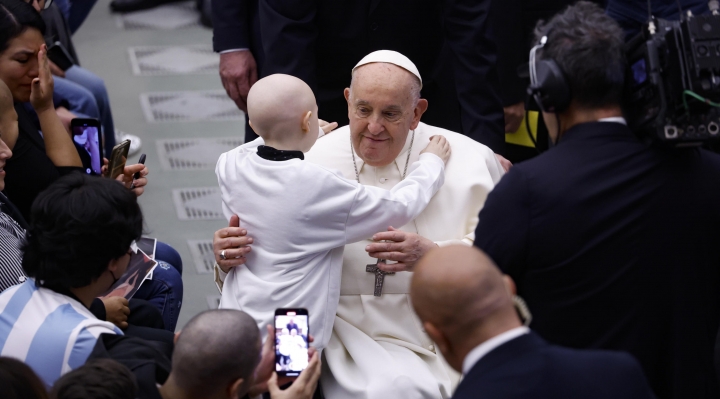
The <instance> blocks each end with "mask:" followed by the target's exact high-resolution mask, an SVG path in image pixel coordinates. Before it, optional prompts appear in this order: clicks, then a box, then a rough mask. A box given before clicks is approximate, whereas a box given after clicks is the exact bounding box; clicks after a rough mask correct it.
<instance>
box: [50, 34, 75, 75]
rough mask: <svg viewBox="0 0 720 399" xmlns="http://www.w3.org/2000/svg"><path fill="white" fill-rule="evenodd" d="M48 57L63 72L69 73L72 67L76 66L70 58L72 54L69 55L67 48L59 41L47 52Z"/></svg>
mask: <svg viewBox="0 0 720 399" xmlns="http://www.w3.org/2000/svg"><path fill="white" fill-rule="evenodd" d="M47 56H48V58H49V59H50V61H52V62H53V64H55V65H57V66H58V67H59V68H60V69H62V70H63V71H67V70H68V69H70V67H72V66H73V65H75V61H74V60H73V58H72V57H71V56H70V53H68V51H67V50H66V49H65V46H63V45H62V43H60V42H59V41H58V42H55V43H53V44H52V46H50V48H49V49H48V50H47Z"/></svg>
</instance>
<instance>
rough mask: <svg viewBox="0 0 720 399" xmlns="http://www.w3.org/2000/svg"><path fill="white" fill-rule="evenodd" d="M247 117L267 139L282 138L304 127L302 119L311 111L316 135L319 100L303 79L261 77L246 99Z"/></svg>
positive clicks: (272, 76) (280, 75)
mask: <svg viewBox="0 0 720 399" xmlns="http://www.w3.org/2000/svg"><path fill="white" fill-rule="evenodd" d="M247 107H248V119H249V120H250V122H251V123H252V128H253V130H255V132H256V133H257V134H258V135H259V136H260V137H262V138H263V139H265V141H268V140H283V139H285V138H286V137H287V136H289V135H295V134H297V133H299V132H300V131H301V128H303V127H304V126H303V118H304V117H305V116H306V115H307V114H308V112H310V113H312V114H311V115H312V117H311V118H310V122H312V121H313V120H314V121H315V126H314V129H315V130H314V132H313V134H314V135H315V137H317V133H318V127H317V111H318V110H317V103H316V101H315V95H314V94H313V92H312V90H311V89H310V86H308V85H307V84H306V83H305V82H303V81H302V80H300V79H298V78H296V77H294V76H290V75H283V74H275V75H270V76H268V77H265V78H262V79H260V80H258V81H257V82H256V83H255V84H254V85H253V86H252V88H251V89H250V92H249V93H248V98H247Z"/></svg>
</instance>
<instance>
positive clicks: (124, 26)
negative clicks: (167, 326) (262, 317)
mask: <svg viewBox="0 0 720 399" xmlns="http://www.w3.org/2000/svg"><path fill="white" fill-rule="evenodd" d="M109 2H110V0H100V1H99V2H98V4H96V5H95V8H94V9H93V11H92V13H91V14H90V17H89V18H88V20H87V21H85V23H84V24H83V26H82V27H81V28H80V30H79V31H78V32H77V33H76V34H75V37H74V40H75V45H76V47H77V51H78V54H79V57H80V60H81V62H82V65H83V67H85V68H88V69H90V70H91V71H93V72H95V73H96V74H98V75H99V76H100V77H102V78H103V79H104V80H105V83H106V85H107V88H108V92H109V93H110V100H111V104H112V109H113V117H114V119H115V125H116V126H117V128H118V129H121V130H124V131H127V132H129V133H133V134H137V135H138V136H140V138H142V140H143V148H142V150H141V152H142V153H145V154H147V162H146V165H147V166H148V168H149V169H150V176H149V180H150V183H149V186H148V188H147V190H146V192H145V194H144V195H143V196H142V197H141V198H140V203H141V205H142V208H143V212H144V215H145V220H146V223H145V224H146V230H147V234H148V235H150V236H153V237H158V238H159V239H160V240H162V241H165V242H167V243H168V244H170V245H172V246H173V247H174V248H175V249H177V250H178V251H179V252H180V254H181V255H182V257H183V261H184V263H185V267H184V270H183V281H184V283H185V297H184V303H183V309H182V312H181V314H180V321H179V323H178V329H179V328H181V327H182V326H183V325H184V324H185V323H186V322H187V321H188V320H189V319H190V317H192V316H193V315H195V314H197V313H198V312H200V311H202V310H205V309H207V308H208V307H217V304H218V301H219V296H218V291H217V288H216V287H215V284H214V282H213V275H212V263H213V254H212V234H213V232H214V231H215V230H217V229H218V228H220V227H223V226H226V225H227V224H226V222H225V220H224V217H223V216H222V212H221V209H220V197H219V191H218V188H217V179H216V178H215V173H214V169H215V162H216V161H217V157H218V155H219V154H221V153H222V152H225V151H228V150H229V149H231V148H234V147H236V146H237V145H239V144H241V143H242V138H243V136H244V131H243V130H244V123H243V118H244V117H243V114H242V113H241V112H240V111H239V110H238V109H237V108H236V107H235V104H234V103H233V102H232V101H231V100H230V99H229V98H227V96H226V95H225V92H224V90H223V88H222V84H221V83H220V78H219V77H218V75H217V68H218V63H219V57H218V56H217V54H214V53H212V45H211V43H212V32H211V31H210V30H209V29H206V28H203V27H201V26H200V25H199V23H198V18H199V15H198V13H197V11H195V8H194V2H185V3H175V4H170V5H165V6H162V7H158V8H156V9H154V10H149V11H142V12H136V13H131V14H127V15H123V16H120V15H117V14H112V13H110V10H109ZM136 157H139V154H138V155H136ZM135 159H137V158H135ZM131 161H133V159H131Z"/></svg>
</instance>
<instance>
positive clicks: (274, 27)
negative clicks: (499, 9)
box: [260, 0, 505, 153]
mask: <svg viewBox="0 0 720 399" xmlns="http://www.w3.org/2000/svg"><path fill="white" fill-rule="evenodd" d="M490 3H491V2H490V1H489V0H483V1H478V0H443V1H440V0H423V1H416V0H353V1H338V0H314V1H310V0H261V1H260V22H261V30H262V41H263V48H264V49H265V63H264V65H263V75H264V76H267V75H270V74H274V73H286V74H290V75H293V76H297V77H299V78H301V79H303V80H304V81H305V82H307V83H308V84H309V85H310V87H312V88H313V91H314V92H315V96H316V97H317V100H318V105H319V108H320V111H319V112H320V117H321V118H323V119H325V120H328V121H337V122H338V123H339V124H340V125H341V126H342V125H344V124H347V123H348V117H347V114H348V111H347V103H346V102H345V99H344V97H343V89H344V88H345V87H348V86H349V85H350V72H351V70H352V68H353V67H354V66H355V64H357V63H358V61H360V60H361V59H362V58H363V57H364V56H365V55H367V54H368V53H370V52H372V51H375V50H383V49H386V50H396V51H399V52H401V53H403V54H404V55H406V56H407V57H408V58H410V59H411V60H412V61H413V62H414V63H415V64H416V66H417V67H418V69H419V71H420V75H421V76H422V78H423V90H422V96H423V98H426V99H427V100H428V101H429V103H430V105H429V108H428V111H427V112H426V114H425V115H424V116H423V121H424V122H426V123H429V124H431V125H436V126H440V127H443V128H446V129H449V130H453V131H456V132H462V133H464V134H465V135H467V136H469V137H471V138H473V139H475V140H477V141H479V142H481V143H483V144H485V145H487V146H489V147H490V148H492V149H493V150H494V151H495V152H499V153H500V152H502V151H503V148H504V140H505V139H504V123H503V110H502V106H501V103H500V99H499V97H498V95H497V94H496V93H497V87H496V86H497V73H496V71H495V44H494V42H493V40H492V32H491V27H490V21H491V17H490V13H491V9H490Z"/></svg>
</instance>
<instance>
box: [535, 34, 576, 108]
mask: <svg viewBox="0 0 720 399" xmlns="http://www.w3.org/2000/svg"><path fill="white" fill-rule="evenodd" d="M545 43H547V36H543V37H542V39H540V43H538V44H537V45H536V46H535V47H533V48H532V50H530V87H528V94H529V95H530V96H532V97H533V98H534V99H535V102H536V103H537V104H538V106H539V107H540V109H541V110H542V111H543V112H550V113H556V114H557V113H558V112H562V111H564V110H565V109H567V107H568V105H570V99H571V96H570V85H568V83H567V79H565V75H564V74H563V73H562V70H560V67H559V66H558V64H557V63H556V62H555V61H553V60H539V61H538V60H536V59H535V53H536V52H537V50H539V49H541V48H543V47H544V46H545Z"/></svg>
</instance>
